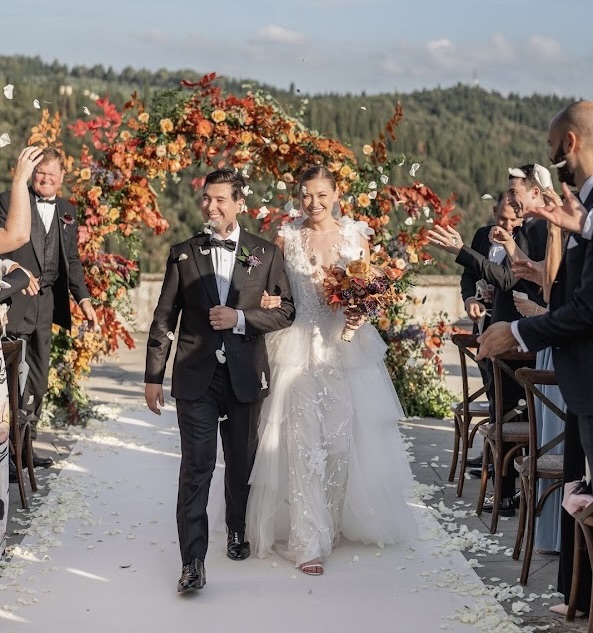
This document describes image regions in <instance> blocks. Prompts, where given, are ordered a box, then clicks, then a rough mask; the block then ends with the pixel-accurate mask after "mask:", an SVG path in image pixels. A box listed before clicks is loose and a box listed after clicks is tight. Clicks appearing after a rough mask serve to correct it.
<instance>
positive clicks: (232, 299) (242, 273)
mask: <svg viewBox="0 0 593 633" xmlns="http://www.w3.org/2000/svg"><path fill="white" fill-rule="evenodd" d="M244 246H245V247H246V248H249V249H251V248H253V247H254V246H255V244H254V242H253V239H252V236H251V235H250V234H249V233H248V232H247V231H245V230H244V229H241V233H240V234H239V243H238V244H237V255H241V249H242V248H243V247H244ZM248 276H249V266H245V264H243V262H240V261H237V260H236V259H235V267H234V268H233V276H232V278H231V287H230V288H229V295H228V297H227V300H226V305H227V306H229V307H231V308H232V307H234V306H235V305H236V303H237V299H238V298H239V292H240V291H241V288H242V287H243V284H244V283H245V281H246V280H247V279H248Z"/></svg>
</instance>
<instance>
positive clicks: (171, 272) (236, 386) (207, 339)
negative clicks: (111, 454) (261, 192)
mask: <svg viewBox="0 0 593 633" xmlns="http://www.w3.org/2000/svg"><path fill="white" fill-rule="evenodd" d="M244 188H245V181H244V179H243V178H242V176H241V175H240V174H237V173H235V172H234V171H233V170H230V169H220V170H216V171H214V172H211V173H210V174H208V176H206V181H205V185H204V192H203V198H202V213H203V215H204V219H205V220H206V221H207V225H209V227H211V228H209V229H207V232H204V233H200V234H198V235H197V236H195V237H192V238H191V239H189V240H187V241H185V242H182V243H181V244H177V245H176V246H173V248H172V249H171V252H170V255H169V259H168V261H167V270H166V272H165V278H164V280H163V287H162V290H161V295H160V298H159V301H158V305H157V307H156V310H155V312H154V320H153V322H152V325H151V328H150V334H149V338H148V347H147V355H146V374H145V382H146V388H145V396H146V402H147V404H148V407H149V408H150V409H151V410H152V411H154V412H155V413H160V411H159V405H161V406H162V405H163V402H164V400H163V388H162V382H163V376H164V373H165V365H166V362H167V358H168V356H169V353H170V351H171V343H172V339H174V334H173V333H174V332H175V329H176V327H177V321H178V318H179V315H180V314H181V322H180V325H179V336H178V344H177V352H176V355H175V361H174V364H173V382H172V395H173V397H174V398H175V399H176V406H177V419H178V422H179V431H180V433H181V466H180V471H179V492H178V498H177V526H178V532H179V546H180V550H181V559H182V572H181V578H180V579H179V583H178V586H177V590H178V591H179V592H185V591H188V590H191V589H201V588H202V587H203V586H204V585H205V584H206V576H205V570H204V559H205V557H206V550H207V547H208V517H207V514H206V505H207V502H208V490H209V487H210V480H211V478H212V472H213V470H214V466H215V462H216V440H217V429H218V421H219V418H225V417H226V418H227V419H225V420H224V421H223V422H222V423H221V426H220V434H221V437H222V442H223V448H224V454H225V463H226V472H225V501H226V523H227V528H228V538H227V556H228V557H229V558H231V559H233V560H243V559H245V558H247V557H248V556H249V554H250V548H249V543H247V542H246V541H245V511H246V507H247V497H248V492H249V486H248V480H249V475H250V471H251V467H252V464H253V459H254V457H255V449H256V444H257V421H258V418H259V412H260V408H261V404H262V401H263V399H264V398H265V397H266V396H267V395H268V393H269V383H270V369H269V365H268V357H267V352H266V346H265V341H264V334H266V333H267V332H272V331H274V330H279V329H282V328H285V327H288V326H289V325H291V323H292V321H293V319H294V304H293V301H292V297H291V293H290V287H289V285H288V279H287V277H286V274H285V272H284V262H283V258H282V254H281V253H280V250H279V249H278V247H277V246H275V245H274V244H272V243H271V242H268V241H266V240H264V239H262V238H260V237H258V236H255V235H251V234H250V233H248V232H247V231H245V230H243V229H241V228H240V227H239V225H238V224H237V215H238V214H239V213H240V212H241V210H242V207H243V205H244V196H243V193H242V191H243V190H244ZM266 292H267V293H268V294H270V295H276V296H279V297H281V303H280V306H279V307H278V308H275V309H274V310H266V309H264V308H262V307H261V306H260V302H261V298H262V295H264V293H266Z"/></svg>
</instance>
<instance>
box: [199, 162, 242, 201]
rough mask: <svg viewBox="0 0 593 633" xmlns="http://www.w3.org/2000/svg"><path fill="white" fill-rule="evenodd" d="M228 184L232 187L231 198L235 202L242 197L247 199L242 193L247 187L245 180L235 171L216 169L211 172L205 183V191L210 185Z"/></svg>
mask: <svg viewBox="0 0 593 633" xmlns="http://www.w3.org/2000/svg"><path fill="white" fill-rule="evenodd" d="M224 183H227V184H229V185H230V186H231V196H232V198H233V200H234V201H235V202H237V200H238V199H239V198H241V197H243V198H244V197H245V195H244V194H243V192H242V191H241V190H242V189H243V187H245V178H243V176H241V174H240V173H239V172H238V171H235V170H234V169H228V168H225V169H215V170H214V171H211V172H210V173H209V174H208V175H207V176H206V180H205V181H204V189H206V187H207V186H208V185H220V184H224Z"/></svg>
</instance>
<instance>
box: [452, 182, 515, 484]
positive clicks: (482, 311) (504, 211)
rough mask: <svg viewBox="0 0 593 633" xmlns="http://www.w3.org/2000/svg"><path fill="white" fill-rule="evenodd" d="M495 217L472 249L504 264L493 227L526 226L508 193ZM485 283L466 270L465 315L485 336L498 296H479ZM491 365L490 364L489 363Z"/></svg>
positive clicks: (478, 461) (476, 471) (475, 462)
mask: <svg viewBox="0 0 593 633" xmlns="http://www.w3.org/2000/svg"><path fill="white" fill-rule="evenodd" d="M492 212H493V216H494V218H493V219H494V222H493V223H492V224H488V225H486V226H481V227H480V228H479V229H478V230H477V231H476V233H475V235H474V237H473V239H472V243H471V246H470V249H471V250H472V251H475V252H476V253H479V254H480V255H483V256H484V257H486V258H488V261H490V262H494V263H495V264H500V263H502V261H503V260H504V258H505V257H506V252H505V250H504V246H503V245H502V244H497V243H496V242H491V241H490V233H491V231H492V228H493V226H499V227H501V228H503V229H504V230H505V231H506V232H507V233H510V234H511V235H513V234H514V232H515V230H516V229H518V228H519V227H520V226H521V224H522V223H523V218H521V217H520V216H519V215H518V214H517V212H516V210H515V207H513V206H512V205H511V204H510V203H509V200H508V195H507V192H506V191H502V192H501V193H500V194H499V195H498V198H497V200H496V205H495V206H494V207H492ZM480 281H482V282H483V283H485V284H487V282H486V280H484V279H482V278H481V277H480V276H479V274H478V272H477V271H476V270H475V267H473V266H472V267H469V268H464V269H463V273H461V281H460V286H461V297H462V298H463V303H464V305H465V311H466V313H467V316H468V317H469V318H470V320H471V321H473V323H474V328H473V329H474V334H481V333H482V332H483V331H484V330H485V329H486V328H487V327H488V326H489V325H490V316H491V314H492V298H493V295H494V286H493V285H492V284H487V287H488V289H489V290H490V289H491V291H490V292H489V294H488V295H483V294H482V293H480V294H479V295H478V296H476V294H477V284H478V282H480ZM488 362H489V361H488ZM479 369H480V374H481V375H482V381H483V383H484V385H485V386H486V387H487V388H488V386H489V384H490V377H489V373H488V370H487V367H486V364H484V365H480V366H479ZM467 464H468V465H469V466H480V467H481V466H482V454H481V453H480V455H478V456H477V457H474V458H472V459H468V460H467ZM469 474H470V475H473V476H475V477H481V475H482V470H481V468H471V469H470V470H469Z"/></svg>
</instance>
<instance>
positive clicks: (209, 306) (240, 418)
mask: <svg viewBox="0 0 593 633" xmlns="http://www.w3.org/2000/svg"><path fill="white" fill-rule="evenodd" d="M244 187H245V181H244V180H243V178H242V176H241V175H240V174H238V173H235V172H234V171H233V170H227V169H221V170H216V171H213V172H211V173H210V174H208V176H207V177H206V180H205V184H204V190H203V196H202V213H203V216H204V219H205V220H206V221H207V226H208V227H211V228H207V229H206V231H205V232H203V233H200V234H198V235H197V236H195V237H193V238H191V239H189V240H187V241H186V242H183V243H181V244H178V245H176V246H174V247H173V248H172V249H171V252H170V255H169V259H168V262H167V269H166V273H165V278H164V281H163V287H162V290H161V295H160V298H159V301H158V304H157V307H156V309H155V312H154V319H153V323H152V326H151V328H150V333H149V338H148V344H147V360H146V373H145V382H146V388H145V397H146V402H147V404H148V407H149V408H150V409H151V410H152V411H153V412H155V413H157V414H160V410H159V406H162V405H163V404H164V398H163V389H162V382H163V377H164V373H165V365H166V362H167V359H168V356H169V354H170V351H171V347H172V341H173V340H174V338H175V336H174V332H175V330H176V327H177V322H178V319H179V317H180V316H181V321H180V324H179V334H178V340H177V352H176V356H175V361H174V365H173V380H172V396H173V397H174V398H175V399H176V406H177V417H178V422H179V429H180V435H181V466H180V473H179V491H178V499H177V526H178V534H179V545H180V550H181V558H182V573H181V577H180V579H179V583H178V591H179V592H185V591H189V590H194V589H201V588H202V587H203V586H204V585H205V584H206V574H205V569H204V560H205V557H206V550H207V544H208V517H207V513H206V506H207V503H208V493H209V487H210V481H211V478H212V473H213V470H214V467H215V462H216V446H217V432H218V426H219V421H220V435H221V439H222V444H223V449H224V455H225V463H226V470H225V503H226V513H225V514H226V516H225V518H226V525H227V530H228V538H227V555H228V557H229V558H231V559H233V560H243V559H245V558H247V557H248V556H249V555H250V553H251V547H253V548H254V551H255V553H256V554H257V555H258V556H265V555H266V554H269V553H270V552H271V551H272V549H275V550H277V551H279V552H280V553H282V554H283V555H285V556H286V557H288V558H289V559H291V560H293V561H294V562H295V564H296V565H297V566H299V567H300V568H301V569H302V571H303V572H305V573H308V574H311V575H319V574H321V573H323V561H324V559H325V558H326V557H327V556H328V555H329V553H330V552H331V549H332V547H333V545H335V543H336V542H337V540H338V538H339V537H340V535H343V536H345V537H346V538H349V539H351V540H358V541H362V542H365V543H379V544H383V543H394V542H396V541H399V540H402V539H404V538H406V537H407V536H410V535H412V534H413V533H414V531H415V521H414V519H413V517H412V515H411V513H410V511H409V510H408V508H407V505H406V499H405V494H406V488H407V485H408V484H409V483H411V472H410V468H409V465H408V463H407V460H406V457H405V451H404V448H403V446H402V443H401V439H400V436H399V433H398V430H397V427H396V422H397V420H398V419H399V418H400V417H401V416H402V415H403V412H402V409H401V406H400V403H399V400H398V398H397V395H396V393H395V390H394V388H393V385H392V383H391V380H390V378H389V375H388V373H387V370H386V368H385V365H384V363H383V355H384V353H385V349H386V346H385V344H384V343H383V341H382V340H381V337H380V336H379V335H378V333H377V332H376V331H375V330H374V328H372V326H370V325H369V324H367V323H363V322H362V319H361V318H360V317H359V316H358V315H357V314H343V313H341V312H337V313H336V312H332V311H331V310H330V309H329V307H328V306H327V305H326V303H325V300H324V298H323V291H322V282H323V276H324V269H325V268H327V267H329V266H333V265H335V264H339V263H340V262H348V261H351V260H353V259H360V258H361V257H362V258H366V259H367V260H368V258H369V247H368V241H367V240H368V238H367V236H366V235H364V231H362V232H361V226H360V225H361V223H355V222H353V221H352V220H350V219H349V218H341V219H336V218H334V217H333V216H332V208H333V206H334V204H335V203H336V202H337V200H338V189H337V187H336V182H335V179H334V177H333V175H332V174H331V172H329V171H328V170H327V169H326V168H324V167H321V166H313V167H310V168H308V169H306V170H305V171H304V172H303V174H302V175H301V178H300V181H299V186H298V192H299V198H300V203H301V209H302V211H303V215H302V217H301V218H300V219H299V220H298V221H296V222H293V223H290V224H287V225H284V226H283V227H282V230H281V231H280V232H279V239H278V241H277V244H272V243H270V242H268V241H266V240H264V239H262V238H260V237H258V236H255V235H252V234H250V233H248V232H247V231H245V230H243V229H241V228H240V227H239V225H238V224H237V215H238V214H239V213H240V212H241V211H242V208H243V205H244V198H243V194H242V191H243V190H244ZM281 251H283V252H284V258H283V257H282V252H281ZM293 297H294V301H293ZM345 325H347V326H348V327H351V328H353V329H354V328H356V329H358V332H357V333H356V336H355V337H354V338H353V341H352V342H350V343H347V342H344V341H342V340H341V338H340V334H341V332H342V330H343V328H344V326H345ZM264 335H265V336H264ZM268 395H269V397H267V396H268ZM264 399H265V401H264ZM256 449H257V451H256ZM246 526H247V532H246ZM250 543H251V546H250Z"/></svg>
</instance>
